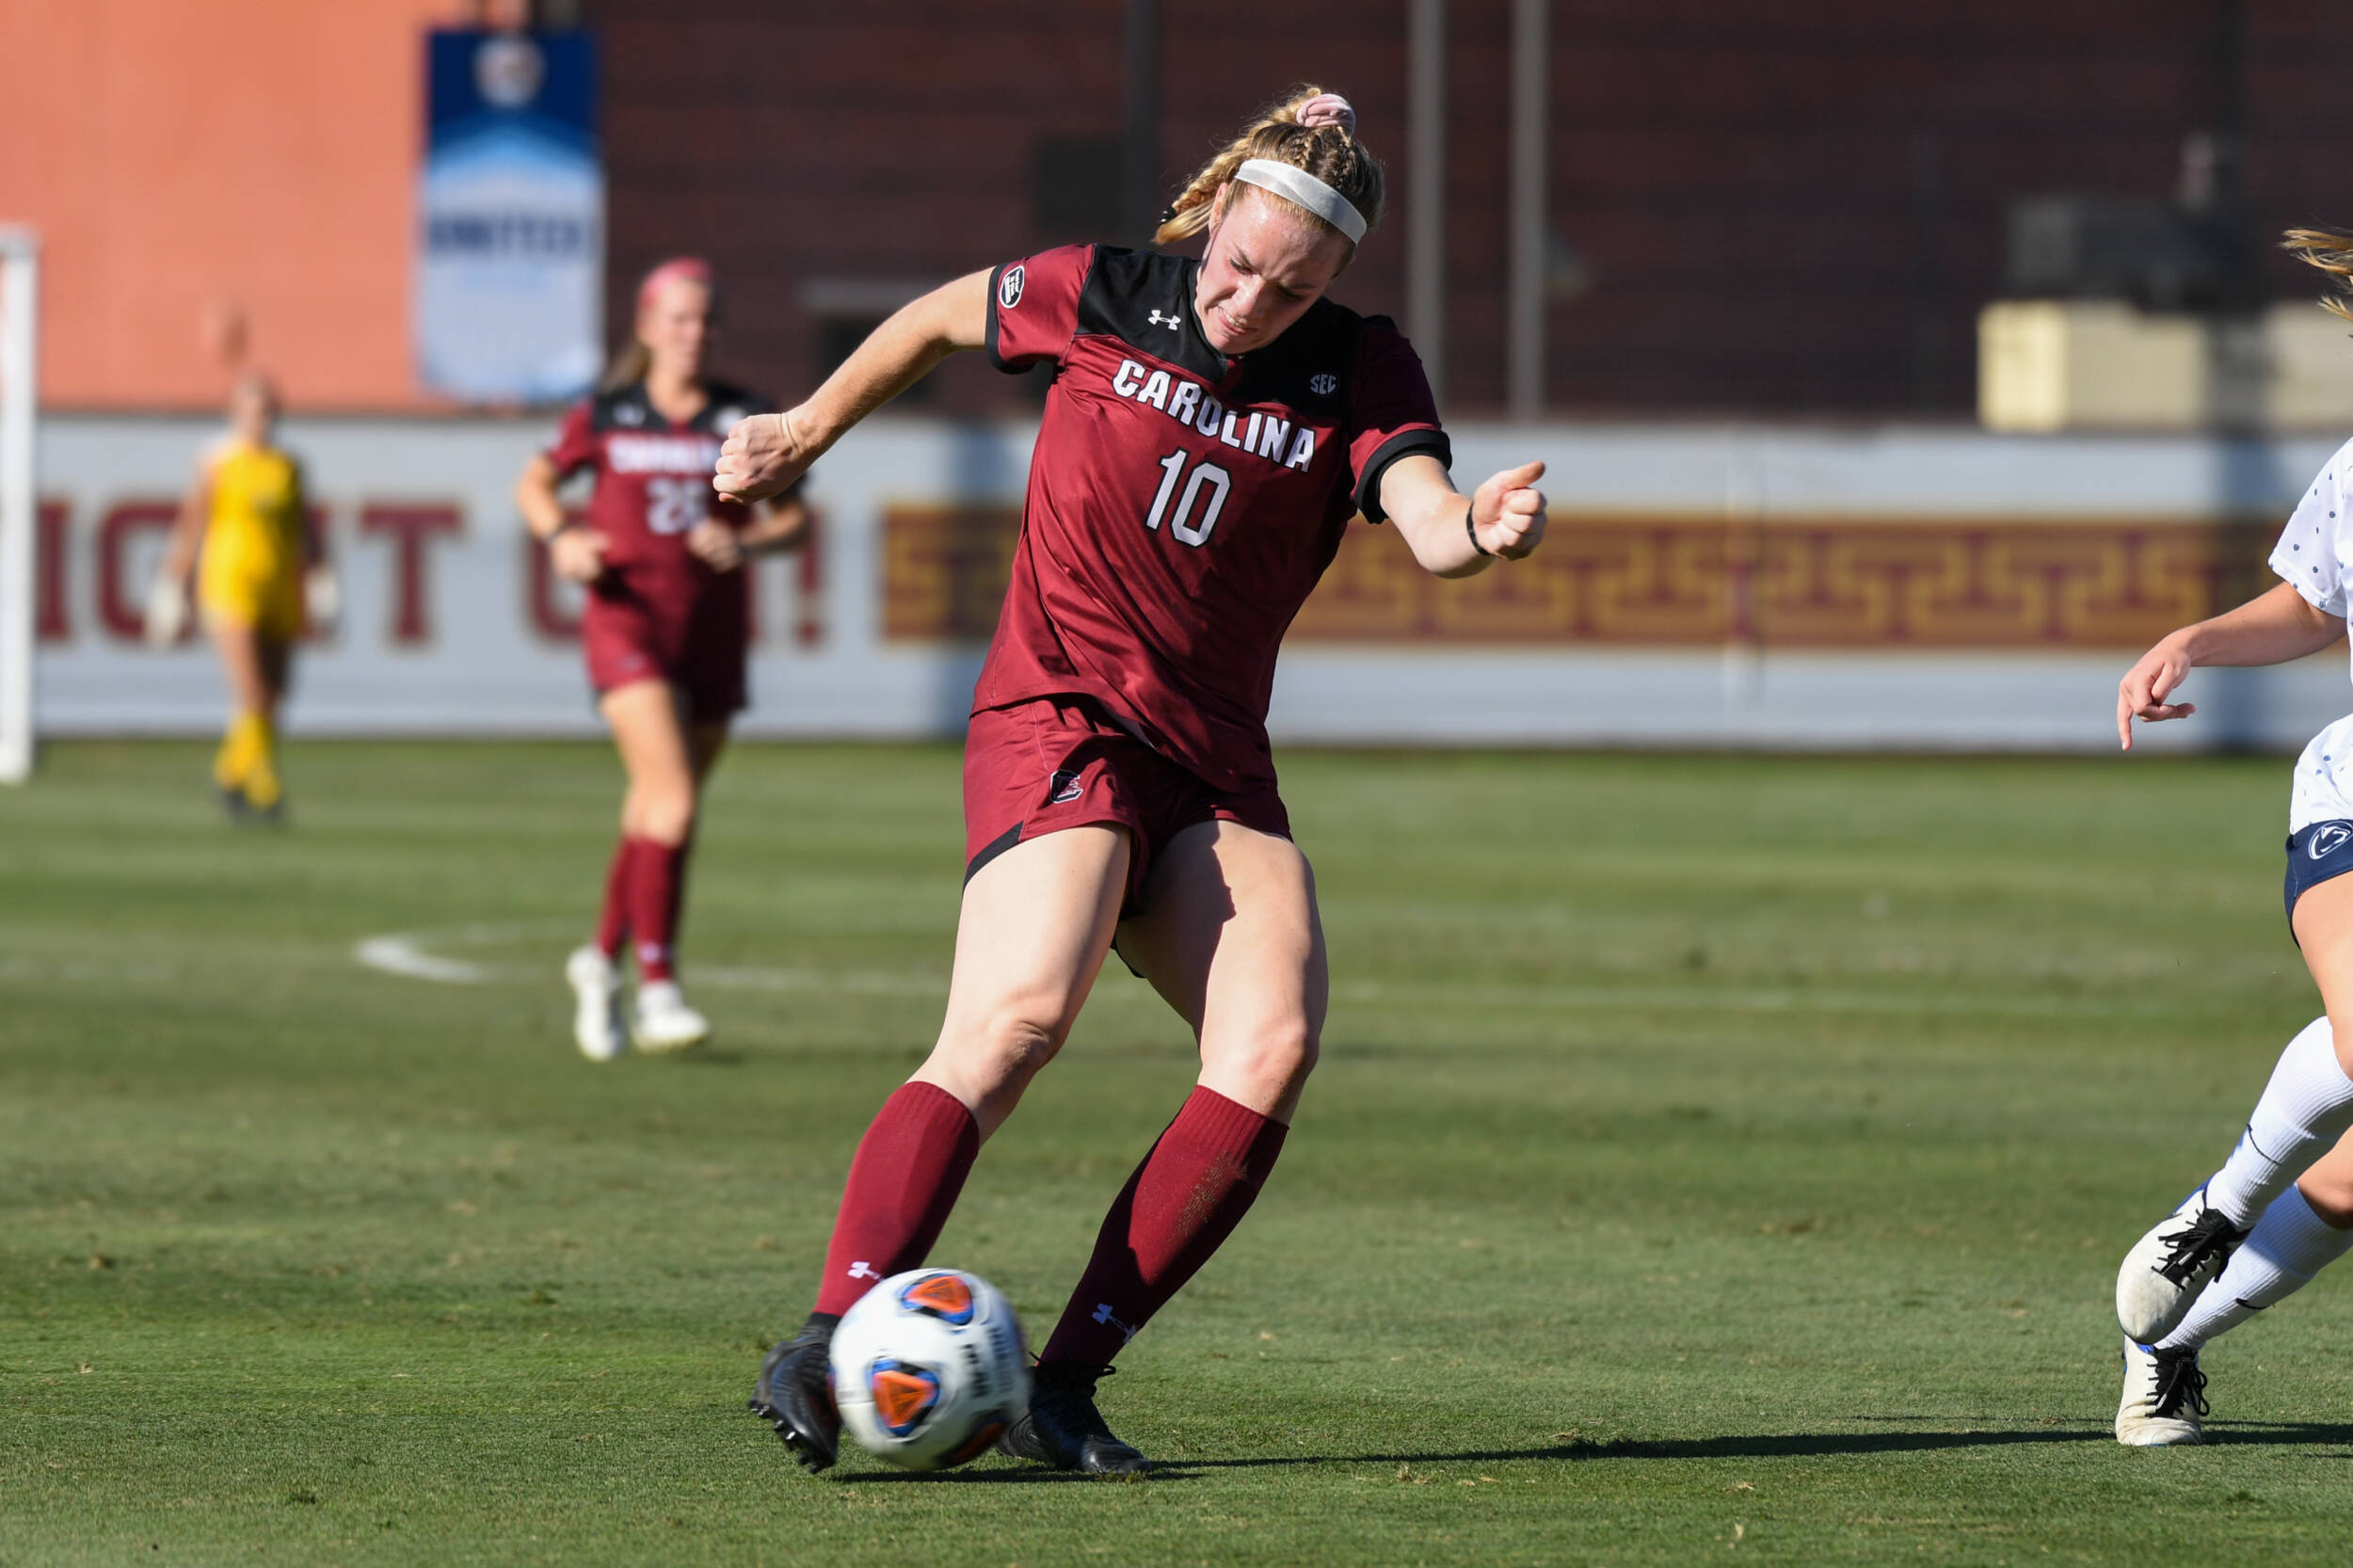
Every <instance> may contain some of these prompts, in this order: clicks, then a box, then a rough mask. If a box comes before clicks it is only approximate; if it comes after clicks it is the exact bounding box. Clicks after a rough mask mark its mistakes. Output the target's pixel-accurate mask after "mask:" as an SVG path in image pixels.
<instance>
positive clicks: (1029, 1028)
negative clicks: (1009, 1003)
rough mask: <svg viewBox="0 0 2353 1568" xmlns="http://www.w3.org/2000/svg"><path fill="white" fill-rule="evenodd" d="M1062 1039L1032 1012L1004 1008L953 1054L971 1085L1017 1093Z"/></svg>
mask: <svg viewBox="0 0 2353 1568" xmlns="http://www.w3.org/2000/svg"><path fill="white" fill-rule="evenodd" d="M1063 1038H1064V1032H1063V1031H1062V1029H1061V1028H1060V1027H1059V1026H1058V1025H1056V1024H1053V1023H1048V1022H1043V1021H1041V1020H1040V1018H1039V1016H1038V1015H1037V1014H1036V1013H1035V1012H1034V1011H1032V1010H1030V1009H1026V1008H1017V1007H1016V1008H1007V1009H1003V1010H1001V1011H1000V1012H998V1013H996V1014H994V1015H993V1016H990V1017H989V1018H988V1019H987V1020H986V1021H984V1023H982V1025H981V1026H980V1027H979V1028H978V1029H977V1030H974V1031H972V1032H970V1033H968V1035H967V1036H966V1038H965V1040H964V1041H962V1042H961V1043H960V1048H959V1049H958V1050H957V1051H956V1055H957V1056H958V1057H959V1058H960V1059H961V1065H962V1066H963V1067H964V1069H965V1071H966V1073H967V1074H968V1076H969V1077H970V1078H971V1080H972V1081H973V1084H974V1087H975V1088H977V1089H979V1090H981V1091H982V1092H984V1093H991V1094H993V1093H996V1092H998V1091H1000V1090H1007V1089H1010V1090H1012V1091H1014V1092H1016V1093H1018V1092H1019V1091H1020V1090H1021V1089H1022V1088H1023V1087H1025V1086H1026V1085H1027V1084H1028V1083H1029V1081H1030V1080H1031V1079H1032V1078H1034V1077H1036V1076H1037V1074H1038V1071H1039V1069H1041V1068H1043V1067H1044V1066H1045V1065H1046V1064H1048V1062H1051V1061H1052V1060H1053V1059H1054V1054H1055V1053H1056V1052H1057V1051H1059V1050H1061V1049H1062V1043H1063Z"/></svg>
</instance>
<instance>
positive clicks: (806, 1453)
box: [750, 1312, 841, 1475]
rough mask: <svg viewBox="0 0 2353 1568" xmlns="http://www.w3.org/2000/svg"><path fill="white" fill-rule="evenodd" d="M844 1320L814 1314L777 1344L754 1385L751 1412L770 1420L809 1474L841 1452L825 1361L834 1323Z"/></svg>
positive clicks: (838, 1422)
mask: <svg viewBox="0 0 2353 1568" xmlns="http://www.w3.org/2000/svg"><path fill="white" fill-rule="evenodd" d="M838 1322H840V1319H839V1318H834V1317H828V1316H826V1315H824V1314H822V1313H814V1312H812V1313H810V1314H809V1319H808V1322H807V1323H805V1324H803V1325H802V1326H801V1332H800V1333H798V1334H796V1335H794V1336H792V1338H790V1339H787V1340H785V1341H783V1342H782V1343H780V1344H778V1345H777V1346H776V1349H775V1350H772V1351H770V1352H768V1359H767V1360H765V1361H763V1362H761V1363H760V1380H759V1381H758V1382H757V1383H755V1384H752V1397H751V1400H750V1404H751V1408H752V1414H753V1415H755V1416H759V1417H760V1419H761V1420H763V1421H767V1422H771V1423H773V1424H774V1425H775V1427H776V1435H777V1436H778V1437H781V1438H783V1439H784V1446H785V1447H786V1448H790V1449H792V1457H793V1458H794V1459H796V1460H798V1461H799V1462H800V1463H801V1464H802V1465H803V1467H805V1468H806V1469H807V1470H808V1472H809V1473H810V1474H811V1475H814V1474H816V1473H817V1472H818V1471H820V1470H829V1469H831V1468H832V1467H833V1462H834V1461H835V1460H836V1459H837V1458H839V1457H840V1453H841V1415H840V1412H839V1411H837V1410H836V1409H835V1408H834V1403H833V1377H832V1374H831V1373H830V1372H829V1371H828V1370H827V1368H826V1361H827V1357H828V1356H829V1355H830V1353H831V1352H832V1350H833V1330H834V1325H835V1324H836V1323H838Z"/></svg>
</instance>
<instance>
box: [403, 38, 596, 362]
mask: <svg viewBox="0 0 2353 1568" xmlns="http://www.w3.org/2000/svg"><path fill="white" fill-rule="evenodd" d="M425 82H426V102H425V150H424V173H423V175H422V177H421V179H420V180H419V182H418V194H417V271H416V312H415V332H416V351H417V375H418V379H419V380H420V381H421V382H422V383H423V384H424V388H425V389H426V390H427V391H429V392H440V393H442V394H444V395H447V396H451V397H457V398H462V399H464V400H466V401H468V402H474V403H505V402H520V403H550V402H559V401H563V400H566V399H568V398H572V397H575V396H578V395H579V394H580V393H581V392H584V391H585V390H586V389H587V388H588V386H589V385H590V383H592V382H593V381H594V380H595V379H596V376H597V371H598V368H599V365H600V362H601V360H602V359H603V321H604V166H603V162H602V157H601V154H600V149H599V146H598V139H597V52H596V43H595V40H594V39H593V38H591V37H590V36H589V35H588V34H586V33H584V32H566V33H504V32H501V33H491V32H472V31H437V32H433V33H431V34H428V35H427V37H426V41H425Z"/></svg>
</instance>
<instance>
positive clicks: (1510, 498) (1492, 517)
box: [1471, 462, 1545, 561]
mask: <svg viewBox="0 0 2353 1568" xmlns="http://www.w3.org/2000/svg"><path fill="white" fill-rule="evenodd" d="M1544 476H1545V465H1544V464H1543V463H1542V462H1534V463H1522V464H1521V465H1520V466H1519V467H1517V468H1508V469H1505V470H1504V471H1503V472H1501V473H1498V474H1497V475H1495V476H1494V477H1493V478H1491V479H1489V480H1488V481H1487V482H1486V483H1485V484H1483V485H1481V486H1480V487H1479V488H1477V489H1476V490H1473V491H1472V492H1471V528H1472V529H1473V530H1474V531H1475V532H1476V534H1477V535H1478V537H1479V542H1480V543H1481V544H1482V545H1484V546H1486V547H1487V549H1488V550H1489V551H1490V552H1493V553H1495V554H1497V555H1500V556H1502V557H1503V558H1504V559H1505V560H1507V561H1521V560H1525V559H1527V558H1528V557H1529V555H1530V554H1532V553H1534V552H1535V549H1536V547H1537V546H1538V545H1539V544H1542V543H1543V542H1544V537H1545V492H1544V491H1542V490H1540V489H1537V488H1535V485H1536V481H1537V480H1539V479H1542V478H1543V477H1544Z"/></svg>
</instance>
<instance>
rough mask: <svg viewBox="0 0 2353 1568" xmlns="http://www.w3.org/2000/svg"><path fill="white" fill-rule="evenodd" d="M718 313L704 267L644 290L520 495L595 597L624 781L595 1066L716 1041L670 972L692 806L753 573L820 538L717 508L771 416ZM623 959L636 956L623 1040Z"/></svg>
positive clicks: (729, 704)
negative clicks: (586, 488) (583, 493)
mask: <svg viewBox="0 0 2353 1568" xmlns="http://www.w3.org/2000/svg"><path fill="white" fill-rule="evenodd" d="M713 302H714V296H713V293H712V279H711V269H710V268H709V267H708V266H706V265H704V264H702V263H701V262H698V261H693V260H689V259H680V260H678V261H672V262H665V263H664V264H662V265H660V266H658V267H656V268H654V269H653V271H652V272H650V273H648V275H647V277H646V280H645V282H644V283H643V284H642V285H641V286H640V287H639V289H638V292H637V328H636V336H635V337H634V339H633V340H632V343H631V344H630V346H629V348H627V349H626V350H624V351H623V352H622V354H621V357H620V359H619V360H617V361H616V364H615V365H614V368H613V371H612V373H611V374H610V375H608V376H606V378H605V383H604V387H603V389H602V390H601V391H600V392H598V393H597V395H596V396H595V397H593V398H591V399H589V400H588V401H587V402H585V403H583V404H581V405H579V406H578V407H577V408H573V409H572V410H571V412H570V413H569V414H568V415H566V416H565V420H564V426H563V429H562V431H561V432H560V433H559V434H558V435H557V437H556V440H555V444H554V445H553V446H552V447H551V448H549V449H548V450H547V451H546V452H544V453H542V454H540V455H539V456H536V457H534V458H533V459H532V460H531V463H530V466H529V467H528V468H526V469H525V470H524V471H523V476H522V479H521V481H520V483H519V484H518V485H517V487H516V491H515V500H516V504H518V505H519V506H520V508H521V511H522V514H523V520H524V522H525V523H526V524H527V525H528V526H529V527H530V529H531V531H532V533H533V534H534V535H535V536H537V538H538V539H539V541H540V542H541V543H542V544H544V545H546V546H547V549H548V554H549V557H550V559H551V560H552V563H553V565H554V568H555V569H556V571H558V572H559V573H561V574H562V575H563V576H565V577H568V578H569V579H570V580H571V581H573V582H575V583H579V584H584V585H585V586H586V588H587V590H588V592H587V604H586V608H585V610H584V613H583V615H582V617H581V645H582V648H583V649H584V652H585V653H586V654H587V658H588V679H589V682H590V684H592V685H593V686H594V687H595V688H596V692H597V708H598V711H599V712H601V713H602V714H603V715H604V719H605V722H606V723H607V724H608V725H610V726H611V727H612V729H613V742H614V744H615V745H616V747H618V748H619V750H620V753H621V765H622V766H623V767H624V768H625V769H626V770H627V771H628V774H629V792H628V794H627V795H625V796H624V797H623V799H622V803H621V842H620V847H619V848H618V849H616V851H615V852H614V855H613V864H612V869H611V871H610V872H608V873H607V875H606V878H605V888H604V914H603V918H602V919H601V920H600V921H599V923H598V927H597V937H596V940H595V941H594V942H592V943H590V944H589V945H588V946H586V947H584V948H582V949H580V950H579V951H578V952H574V953H573V954H572V955H571V958H570V961H569V962H568V964H567V965H566V967H565V975H566V978H567V979H568V980H569V981H570V983H571V986H572V992H573V997H574V1000H575V1001H576V1003H577V1004H578V1005H577V1016H575V1018H574V1022H573V1031H572V1032H573V1037H574V1038H575V1039H576V1040H577V1041H578V1042H579V1045H580V1048H581V1051H582V1053H583V1054H584V1055H586V1056H588V1057H590V1058H591V1059H593V1060H596V1061H600V1062H604V1061H610V1060H612V1059H613V1058H615V1057H616V1056H619V1055H620V1054H621V1053H622V1052H623V1051H624V1050H626V1049H627V1048H628V1046H629V1042H630V1040H631V1039H632V1038H633V1039H634V1040H635V1041H636V1044H637V1047H638V1048H639V1049H641V1050H649V1051H670V1050H683V1049H685V1048H688V1047H690V1046H693V1045H696V1044H697V1043H698V1042H700V1041H701V1040H702V1039H703V1038H704V1037H705V1036H707V1035H708V1034H709V1033H710V1032H711V1026H710V1025H709V1024H708V1023H706V1022H705V1021H704V1019H703V1017H702V1015H700V1014H699V1013H696V1011H695V1010H694V1009H693V1008H691V1007H689V1006H687V1005H686V999H685V996H684V994H683V993H682V992H680V989H679V984H678V977H677V970H676V967H675V966H676V962H677V954H676V951H675V944H676V942H677V936H678V919H679V905H680V898H681V895H682V893H683V891H684V888H685V881H686V856H687V853H688V851H689V850H690V849H691V848H692V847H693V844H694V833H695V811H696V796H697V794H698V792H699V791H700V788H701V784H702V780H703V779H704V777H705V776H708V775H709V773H710V771H711V765H712V762H713V761H715V760H717V758H718V755H719V749H720V747H721V746H722V745H724V744H726V741H727V736H728V722H729V721H730V720H731V719H732V718H733V717H734V716H735V714H736V713H737V712H739V711H741V710H742V709H743V707H744V700H745V699H744V655H745V651H746V646H747V645H746V616H747V604H746V600H745V597H744V596H745V594H746V592H747V591H748V586H749V584H748V577H749V574H748V573H746V572H745V571H744V569H743V567H744V558H745V556H746V555H747V554H748V553H749V552H753V551H758V550H761V549H767V548H776V547H780V546H784V545H788V544H791V543H792V542H793V541H794V540H796V539H797V538H798V537H799V536H800V535H801V533H802V530H803V529H804V528H805V527H806V526H807V523H808V509H807V508H806V507H805V506H804V505H803V504H802V503H801V501H800V500H799V498H798V495H797V493H796V491H795V490H794V489H793V488H783V489H779V490H778V491H776V494H777V496H778V498H779V499H777V500H776V501H775V502H772V503H769V504H766V505H764V506H762V507H760V508H759V509H758V511H757V512H755V510H754V508H752V507H750V506H748V505H746V504H744V503H742V502H737V501H728V500H723V499H719V498H715V497H713V496H712V493H711V490H710V488H709V473H710V469H711V465H712V463H713V462H714V461H716V460H717V457H718V454H719V440H720V437H721V436H722V435H723V434H724V433H725V432H726V431H727V430H728V427H729V426H731V425H733V424H736V423H737V422H738V421H739V420H742V419H743V418H744V416H745V415H746V414H748V413H752V412H754V411H756V410H758V409H760V408H763V407H766V406H767V405H766V403H765V400H763V399H759V398H754V397H751V396H749V395H748V394H746V393H745V392H743V391H741V390H740V389H738V388H735V387H731V386H728V385H727V384H726V383H724V382H720V381H714V380H712V378H711V377H710V376H707V375H706V374H705V371H704V361H705V360H706V359H707V358H708V355H709V351H710V348H711V344H712V337H713V335H714V334H713V331H712V305H713ZM583 469H590V470H593V471H594V472H595V473H596V488H595V490H594V491H593V493H592V494H591V495H590V497H589V501H588V513H587V517H586V519H585V520H584V521H581V522H577V523H575V522H572V521H569V520H567V519H566V517H565V515H564V505H563V503H562V502H561V501H559V500H558V499H557V497H556V487H557V486H559V485H561V484H562V483H563V482H564V481H565V480H566V479H567V478H568V477H569V476H570V475H572V474H574V473H577V472H580V471H581V470H583ZM795 485H796V486H797V480H796V481H795ZM625 941H626V942H627V943H628V945H629V946H631V947H632V949H633V950H634V952H635V953H636V956H637V1005H636V1009H635V1012H634V1015H633V1016H632V1018H631V1020H630V1023H629V1027H628V1028H627V1030H626V1032H625V1031H624V1027H623V1022H622V1015H621V1005H620V997H621V972H620V957H621V949H622V947H623V945H624V942H625Z"/></svg>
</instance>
